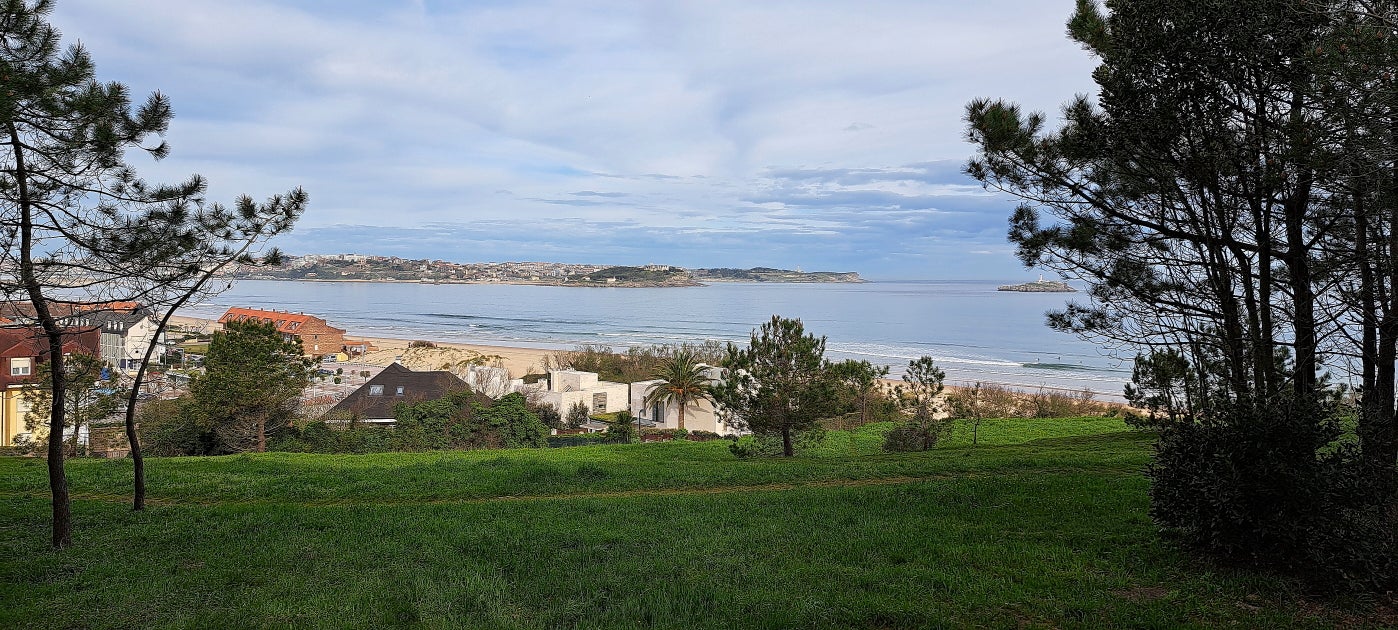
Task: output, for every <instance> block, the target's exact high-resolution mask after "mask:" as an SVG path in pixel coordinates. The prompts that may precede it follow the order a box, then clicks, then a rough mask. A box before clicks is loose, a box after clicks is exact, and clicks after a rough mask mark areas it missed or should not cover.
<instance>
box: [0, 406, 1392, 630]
mask: <svg viewBox="0 0 1398 630" xmlns="http://www.w3.org/2000/svg"><path fill="white" fill-rule="evenodd" d="M980 437H981V440H980V444H979V445H977V446H974V447H973V446H971V445H970V439H969V434H967V432H966V431H965V429H964V428H958V429H957V431H956V432H955V433H953V435H952V436H951V438H949V439H948V440H947V441H946V443H945V444H944V445H943V446H940V447H939V448H938V449H936V450H934V451H932V452H929V453H914V454H898V455H884V454H879V453H878V452H877V444H878V432H877V428H876V427H874V428H866V429H865V430H861V431H857V432H855V433H854V434H853V435H852V436H851V435H848V434H844V433H839V432H835V433H832V434H831V436H830V438H829V440H828V441H827V443H826V444H825V445H824V446H823V447H821V448H820V449H817V450H816V451H813V452H811V453H808V454H806V455H803V456H800V457H797V458H794V459H791V460H737V459H734V458H733V456H732V455H731V454H729V452H728V450H727V442H723V441H718V442H707V443H685V442H674V443H661V444H645V445H613V446H589V447H577V448H567V449H548V450H513V451H476V452H451V453H426V454H382V455H355V456H326V455H303V454H278V453H271V454H262V455H240V456H230V457H219V458H179V459H157V460H152V461H150V463H149V465H148V467H147V469H148V471H149V482H150V488H151V503H152V505H151V507H150V508H149V509H148V510H146V511H145V512H142V513H133V512H131V511H130V510H129V508H128V506H127V505H126V504H124V503H123V502H122V501H123V500H124V499H125V497H126V492H127V487H126V486H127V484H128V483H129V475H130V464H129V462H126V461H122V460H114V461H103V460H79V461H73V462H70V464H69V467H68V470H69V475H70V478H71V481H72V485H73V489H74V492H75V496H76V500H75V503H74V510H75V514H76V518H77V530H76V532H75V536H74V542H75V546H74V547H73V548H72V549H70V550H67V551H63V552H52V551H49V550H47V549H46V541H47V536H48V531H47V530H48V522H47V518H48V503H47V498H46V492H47V483H46V480H45V477H44V468H43V463H42V462H41V461H39V460H36V459H21V458H0V553H3V558H4V560H0V581H3V583H4V584H5V585H6V587H5V588H4V589H3V591H2V592H0V627H132V626H164V627H211V626H212V627H223V626H238V627H268V626H276V627H280V626H309V627H379V626H426V627H486V628H492V627H499V628H513V627H537V628H553V627H673V628H693V627H713V628H731V627H768V628H789V627H856V628H889V627H1013V626H1026V627H1122V626H1130V627H1160V628H1173V627H1182V626H1184V627H1188V626H1198V627H1221V626H1234V627H1237V626H1241V627H1279V626H1293V627H1297V626H1299V627H1330V626H1333V625H1335V624H1337V623H1351V624H1359V625H1363V624H1365V623H1366V622H1369V623H1370V625H1378V623H1377V621H1372V620H1374V619H1375V618H1374V617H1372V616H1366V615H1367V613H1365V612H1364V609H1363V607H1362V606H1359V605H1349V606H1347V607H1346V606H1340V605H1335V604H1317V603H1315V602H1313V601H1308V600H1305V599H1303V598H1301V597H1299V596H1297V595H1296V594H1295V593H1294V592H1293V590H1292V587H1291V586H1290V585H1289V584H1288V583H1287V582H1285V581H1283V580H1279V579H1276V578H1271V577H1266V576H1258V575H1253V574H1249V573H1246V572H1233V571H1227V570H1221V569H1215V568H1209V567H1207V566H1203V565H1200V564H1198V563H1196V562H1193V561H1191V560H1190V559H1188V558H1187V557H1186V556H1184V555H1182V554H1181V553H1179V552H1177V551H1175V550H1174V549H1173V548H1171V547H1170V546H1169V545H1167V544H1165V543H1163V542H1161V541H1160V540H1159V538H1158V537H1157V535H1156V532H1155V528H1154V526H1153V525H1152V524H1151V522H1150V519H1149V518H1148V515H1147V498H1146V488H1147V485H1146V480H1145V479H1144V478H1143V477H1142V476H1141V474H1140V470H1141V468H1142V467H1143V466H1144V465H1145V463H1146V461H1147V459H1148V456H1149V450H1150V447H1149V439H1148V437H1147V436H1144V435H1141V434H1138V433H1134V432H1129V431H1127V430H1126V428H1125V427H1124V426H1123V425H1122V424H1121V422H1120V421H1119V420H1112V419H1074V420H1007V421H988V422H986V423H985V424H983V425H982V427H981V434H980ZM50 613H52V614H53V615H54V616H52V617H49V616H48V615H49V614H50Z"/></svg>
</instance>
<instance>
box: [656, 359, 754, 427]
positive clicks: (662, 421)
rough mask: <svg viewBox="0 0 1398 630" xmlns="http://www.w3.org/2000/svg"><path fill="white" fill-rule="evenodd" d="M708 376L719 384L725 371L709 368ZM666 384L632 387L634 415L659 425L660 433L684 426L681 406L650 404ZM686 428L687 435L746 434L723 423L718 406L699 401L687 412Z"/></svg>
mask: <svg viewBox="0 0 1398 630" xmlns="http://www.w3.org/2000/svg"><path fill="white" fill-rule="evenodd" d="M705 375H706V376H708V377H709V383H710V384H712V383H716V382H718V379H720V378H722V376H723V370H722V369H721V368H716V367H706V368H705ZM662 382H664V381H660V380H651V381H637V382H635V383H632V384H631V415H633V416H635V417H636V419H637V420H638V421H641V422H643V423H644V422H651V423H655V428H657V429H678V428H679V426H680V406H679V405H678V404H675V403H673V402H672V403H669V404H668V405H662V404H660V403H654V404H651V405H647V404H646V402H645V401H646V397H647V396H649V395H650V393H651V392H652V391H654V390H655V388H656V386H657V385H659V384H660V383H662ZM684 428H685V430H687V431H709V432H711V433H717V434H719V435H730V434H735V435H736V434H738V433H742V432H741V431H739V430H738V429H737V428H735V427H733V426H731V425H729V424H728V423H726V422H724V421H723V418H722V417H721V415H720V414H719V413H718V409H716V408H715V407H714V403H713V402H711V401H708V400H699V401H695V402H692V403H690V404H689V405H687V406H686V407H685V408H684Z"/></svg>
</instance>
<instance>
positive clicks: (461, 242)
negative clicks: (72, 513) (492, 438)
mask: <svg viewBox="0 0 1398 630" xmlns="http://www.w3.org/2000/svg"><path fill="white" fill-rule="evenodd" d="M1071 8H1072V7H1071V3H1070V2H1066V1H1064V2H1057V3H1045V2H1041V1H1033V0H986V1H983V2H975V3H966V2H941V1H936V2H928V1H908V2H892V1H889V2H859V3H855V2H813V1H802V2H762V3H756V2H748V1H742V2H722V1H704V2H644V1H637V2H603V3H591V2H589V3H580V2H562V1H556V2H427V1H422V2H376V1H375V2H371V1H368V0H363V1H359V2H350V1H345V2H338V1H334V0H321V1H318V2H294V1H291V0H286V1H284V2H274V1H270V0H240V1H239V2H232V3H230V2H219V1H214V0H126V1H123V2H120V3H114V2H108V1H106V0H60V1H59V3H58V10H57V11H56V12H55V15H54V16H53V21H54V23H55V24H56V25H57V26H58V27H59V28H60V29H62V30H63V31H64V33H65V35H66V41H68V42H73V41H78V40H80V41H82V43H83V45H85V46H86V47H88V48H89V49H90V51H91V52H92V54H93V56H94V58H95V59H96V61H97V64H98V73H99V76H100V77H101V78H102V79H104V80H119V81H123V82H126V83H128V84H129V85H130V86H131V87H132V88H133V90H134V91H136V92H137V93H143V92H149V91H152V90H157V89H158V90H160V91H162V92H165V93H166V94H168V95H170V97H171V99H172V101H173V103H174V105H175V111H176V114H177V118H176V120H175V122H174V123H173V124H172V126H171V130H170V134H169V140H170V142H171V144H172V146H173V148H174V153H173V154H172V156H171V157H170V158H168V159H167V160H165V161H163V162H161V163H158V164H151V163H148V162H143V161H140V160H138V161H137V162H136V165H137V166H138V167H139V168H140V169H141V170H142V171H143V172H144V173H145V174H147V175H148V176H150V177H152V178H156V179H176V178H180V177H183V176H185V175H187V174H188V173H191V172H198V173H201V174H203V175H205V176H206V177H208V179H209V180H210V182H211V195H212V196H213V198H215V199H222V200H227V199H231V198H232V197H234V196H235V195H238V194H241V193H248V194H251V195H253V196H255V197H261V196H267V195H271V194H274V193H276V192H280V191H283V190H285V189H287V188H290V187H291V186H296V185H301V186H303V187H305V188H306V189H307V190H308V191H309V192H310V194H311V199H312V208H311V210H310V211H309V212H308V213H307V215H306V216H305V218H304V219H303V221H302V223H301V225H300V226H298V227H297V229H296V232H295V233H294V234H291V235H288V236H287V237H285V238H284V240H282V241H281V242H280V243H279V244H280V245H282V246H283V247H285V248H286V249H288V250H289V251H292V252H293V253H312V252H339V251H357V252H362V253H385V254H398V255H410V256H415V257H418V256H430V257H435V258H444V259H450V260H459V261H472V260H502V259H510V260H525V259H529V260H545V259H556V260H572V261H587V262H605V263H616V264H628V263H646V262H666V263H674V264H681V265H688V266H752V265H765V266H777V267H794V266H797V265H799V266H801V267H803V268H805V269H838V270H856V271H861V272H863V273H865V274H866V275H870V276H874V277H922V278H931V277H976V278H983V277H1005V276H1007V275H1009V276H1012V275H1014V274H1016V273H1017V271H1016V270H1017V269H1018V263H1017V262H1016V261H1015V260H1014V258H1013V256H1012V252H1011V251H1010V248H1009V247H1008V246H1006V245H1005V244H1004V228H1005V220H1006V219H1005V218H1006V216H1007V215H1008V214H1009V212H1010V209H1011V207H1012V206H1013V204H1012V202H1010V201H1008V200H1005V199H1000V198H996V197H993V196H989V195H987V194H986V193H984V192H983V191H981V190H980V188H979V187H977V186H975V185H974V182H970V181H969V180H967V179H966V178H965V177H964V176H962V175H960V173H959V169H960V165H961V163H962V162H964V160H965V158H966V157H967V156H968V155H969V154H970V152H971V148H970V147H969V146H968V145H966V144H965V143H964V142H963V140H962V133H963V131H962V122H961V115H962V110H963V108H964V106H965V104H966V102H967V101H969V100H971V99H973V98H976V97H982V96H996V97H1005V98H1008V99H1011V100H1015V101H1018V102H1020V103H1022V104H1024V105H1025V106H1026V107H1028V108H1030V109H1039V110H1046V111H1051V112H1052V111H1056V110H1057V107H1058V104H1059V103H1061V102H1063V101H1066V100H1067V99H1069V98H1071V97H1072V96H1073V95H1074V94H1076V93H1083V92H1090V91H1091V90H1092V84H1091V81H1090V77H1089V73H1090V71H1091V68H1092V60H1091V59H1090V58H1089V57H1088V56H1087V55H1086V53H1084V52H1082V51H1081V50H1080V49H1078V47H1077V46H1075V45H1074V44H1073V43H1071V42H1069V41H1067V40H1066V38H1065V37H1064V35H1063V32H1064V27H1063V23H1064V20H1065V19H1066V17H1067V14H1068V12H1069V11H1070V10H1071ZM968 253H975V254H978V255H976V256H973V257H969V258H973V259H974V261H971V260H968V257H967V256H966V254H968Z"/></svg>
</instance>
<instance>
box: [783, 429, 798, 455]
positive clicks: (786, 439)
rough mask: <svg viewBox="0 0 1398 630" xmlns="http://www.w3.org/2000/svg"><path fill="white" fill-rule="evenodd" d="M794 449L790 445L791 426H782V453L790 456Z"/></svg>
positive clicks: (794, 452) (793, 453)
mask: <svg viewBox="0 0 1398 630" xmlns="http://www.w3.org/2000/svg"><path fill="white" fill-rule="evenodd" d="M795 454H796V451H795V449H793V448H792V446H791V427H782V455H784V456H786V457H791V456H792V455H795Z"/></svg>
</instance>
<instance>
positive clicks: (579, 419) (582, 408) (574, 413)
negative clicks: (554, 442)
mask: <svg viewBox="0 0 1398 630" xmlns="http://www.w3.org/2000/svg"><path fill="white" fill-rule="evenodd" d="M591 419H592V410H591V409H589V408H588V406H587V405H585V404H583V403H580V402H579V403H573V406H572V407H569V408H568V428H569V429H576V428H579V427H581V426H582V425H584V424H586V423H587V421H588V420H591Z"/></svg>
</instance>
